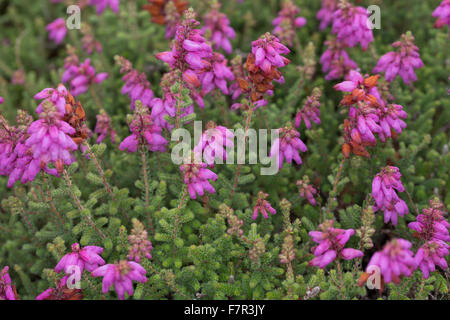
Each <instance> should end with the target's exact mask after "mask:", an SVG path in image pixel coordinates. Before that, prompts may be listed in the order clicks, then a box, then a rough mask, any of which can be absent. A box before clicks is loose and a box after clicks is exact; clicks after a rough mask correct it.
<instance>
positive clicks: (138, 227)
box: [128, 219, 153, 263]
mask: <svg viewBox="0 0 450 320" xmlns="http://www.w3.org/2000/svg"><path fill="white" fill-rule="evenodd" d="M132 222H133V229H132V230H131V234H130V235H129V236H128V243H129V244H130V251H129V253H128V259H129V260H134V261H136V262H137V263H139V262H141V260H142V258H143V257H145V258H147V259H151V258H152V255H151V253H150V252H151V251H152V249H153V247H152V243H151V242H150V240H148V233H147V230H145V229H144V225H143V224H142V223H141V222H140V221H139V220H137V219H133V220H132Z"/></svg>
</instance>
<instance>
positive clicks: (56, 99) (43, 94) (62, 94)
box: [34, 83, 69, 115]
mask: <svg viewBox="0 0 450 320" xmlns="http://www.w3.org/2000/svg"><path fill="white" fill-rule="evenodd" d="M68 94H69V92H68V91H67V89H66V87H65V86H64V85H63V84H62V83H60V84H58V87H57V88H56V89H53V88H45V89H44V90H42V91H40V92H39V93H37V94H35V96H34V99H36V100H43V101H41V103H39V105H38V106H37V108H36V113H41V112H43V111H44V109H43V105H44V104H45V103H50V104H53V105H55V106H56V109H57V110H58V112H59V113H60V114H62V115H64V114H65V113H66V98H67V97H68Z"/></svg>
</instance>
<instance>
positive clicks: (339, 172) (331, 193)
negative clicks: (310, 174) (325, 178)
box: [325, 158, 345, 218]
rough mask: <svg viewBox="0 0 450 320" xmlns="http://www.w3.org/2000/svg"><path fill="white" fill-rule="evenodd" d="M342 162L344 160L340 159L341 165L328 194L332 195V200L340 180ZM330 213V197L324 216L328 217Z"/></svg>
mask: <svg viewBox="0 0 450 320" xmlns="http://www.w3.org/2000/svg"><path fill="white" fill-rule="evenodd" d="M344 162H345V158H342V160H341V163H340V164H339V169H338V171H337V174H336V178H335V179H334V184H333V190H332V191H331V192H330V195H332V197H333V198H335V197H336V192H337V186H338V182H339V179H340V178H341V172H342V168H343V167H344ZM330 212H331V196H330V197H329V198H328V203H327V211H326V215H328V214H329V213H330ZM325 218H326V217H325Z"/></svg>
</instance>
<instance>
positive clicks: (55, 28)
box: [46, 18, 67, 44]
mask: <svg viewBox="0 0 450 320" xmlns="http://www.w3.org/2000/svg"><path fill="white" fill-rule="evenodd" d="M46 29H47V31H48V38H49V39H50V40H52V41H53V42H55V43H56V44H60V43H61V42H62V41H63V40H64V38H65V36H66V34H67V29H66V21H65V20H64V19H63V18H58V19H56V20H55V21H53V22H51V23H49V24H48V25H47V27H46Z"/></svg>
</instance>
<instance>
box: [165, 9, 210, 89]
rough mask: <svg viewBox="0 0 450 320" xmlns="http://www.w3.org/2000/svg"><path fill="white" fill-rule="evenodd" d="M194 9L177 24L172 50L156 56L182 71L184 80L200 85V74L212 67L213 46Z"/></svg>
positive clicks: (172, 67)
mask: <svg viewBox="0 0 450 320" xmlns="http://www.w3.org/2000/svg"><path fill="white" fill-rule="evenodd" d="M194 17H195V14H194V12H193V11H190V10H188V11H186V16H185V19H184V20H183V21H182V22H181V23H180V24H179V25H178V26H177V30H176V34H175V40H174V42H173V46H172V50H171V51H165V52H161V53H158V54H156V58H157V59H159V60H162V61H164V62H166V63H167V64H169V66H170V68H171V69H172V70H179V71H180V72H181V73H182V77H183V80H184V82H186V83H187V84H189V85H192V86H194V87H199V86H200V79H199V78H200V75H201V74H202V73H203V70H204V69H205V68H209V67H210V62H209V59H210V58H211V57H212V48H211V46H210V45H209V44H208V43H207V42H206V40H205V38H204V37H203V35H202V31H201V30H200V29H195V28H196V27H198V25H199V24H200V23H199V22H198V21H197V20H195V18H194Z"/></svg>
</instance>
